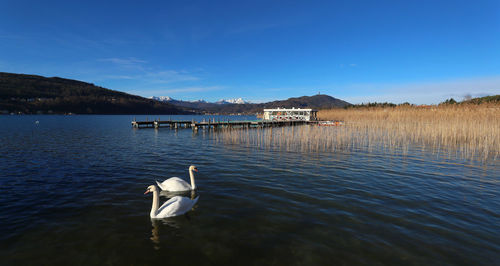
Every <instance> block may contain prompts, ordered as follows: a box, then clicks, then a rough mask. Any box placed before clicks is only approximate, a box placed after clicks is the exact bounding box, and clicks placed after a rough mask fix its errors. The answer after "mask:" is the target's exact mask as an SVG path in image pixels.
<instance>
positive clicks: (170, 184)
mask: <svg viewBox="0 0 500 266" xmlns="http://www.w3.org/2000/svg"><path fill="white" fill-rule="evenodd" d="M193 171H196V172H198V169H196V166H194V165H191V166H190V167H189V178H190V181H191V184H189V183H188V182H186V181H184V180H182V179H180V178H178V177H171V178H169V179H167V180H165V181H163V182H161V183H160V182H158V181H156V184H158V187H160V188H161V190H164V191H172V192H174V191H189V190H195V189H196V184H195V182H194V174H193Z"/></svg>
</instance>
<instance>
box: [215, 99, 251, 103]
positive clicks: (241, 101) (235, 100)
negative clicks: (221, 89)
mask: <svg viewBox="0 0 500 266" xmlns="http://www.w3.org/2000/svg"><path fill="white" fill-rule="evenodd" d="M215 103H217V104H228V103H233V104H245V103H248V102H247V101H245V100H243V98H238V99H228V100H225V99H221V100H219V101H217V102H215Z"/></svg>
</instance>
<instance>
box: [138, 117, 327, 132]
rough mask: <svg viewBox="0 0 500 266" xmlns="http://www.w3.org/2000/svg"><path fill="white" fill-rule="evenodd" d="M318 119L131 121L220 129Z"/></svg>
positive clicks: (141, 124) (145, 124) (142, 125)
mask: <svg viewBox="0 0 500 266" xmlns="http://www.w3.org/2000/svg"><path fill="white" fill-rule="evenodd" d="M317 123H318V121H304V120H285V121H266V120H261V121H215V119H214V120H208V121H205V120H203V121H201V122H197V121H194V120H191V121H186V120H184V121H183V120H163V121H162V120H154V121H135V120H134V121H132V126H133V127H134V128H160V127H169V128H174V129H178V128H192V129H193V131H197V130H199V129H222V128H252V127H282V126H296V125H305V124H317Z"/></svg>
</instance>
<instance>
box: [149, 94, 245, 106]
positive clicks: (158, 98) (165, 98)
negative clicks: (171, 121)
mask: <svg viewBox="0 0 500 266" xmlns="http://www.w3.org/2000/svg"><path fill="white" fill-rule="evenodd" d="M151 99H153V100H156V101H160V102H185V103H208V102H207V101H205V100H203V99H200V100H195V101H183V100H176V99H174V98H172V97H169V96H153V97H151ZM245 103H249V102H247V101H245V100H243V98H237V99H227V100H226V99H221V100H219V101H217V102H214V104H245Z"/></svg>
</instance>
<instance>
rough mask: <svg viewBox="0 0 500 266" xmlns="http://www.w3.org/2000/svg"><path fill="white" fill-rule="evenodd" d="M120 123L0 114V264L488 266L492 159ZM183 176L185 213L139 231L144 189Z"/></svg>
mask: <svg viewBox="0 0 500 266" xmlns="http://www.w3.org/2000/svg"><path fill="white" fill-rule="evenodd" d="M135 117H136V118H137V119H138V120H142V119H145V117H144V116H135ZM154 118H156V117H149V119H154ZM161 118H162V119H168V118H169V116H161ZM172 118H175V119H181V118H187V119H191V117H178V116H172ZM133 119H134V116H0V122H1V127H0V142H1V146H0V158H1V160H0V192H1V196H0V264H1V265H25V264H36V265H43V264H45V265H56V264H57V265H91V264H111V265H144V264H150V265H152V264H157V263H161V265H173V264H179V265H224V264H231V265H336V264H346V265H352V264H367V265H375V264H384V265H386V264H391V265H407V264H418V265H429V264H430V265H444V264H458V265H461V264H463V265H499V264H500V174H499V173H500V163H499V162H498V161H495V160H493V161H489V162H477V163H476V162H470V161H460V160H454V159H449V158H442V156H435V155H434V154H431V153H425V152H421V151H419V152H417V151H415V152H412V151H411V150H410V151H409V152H408V154H405V155H402V154H399V153H398V152H394V153H391V154H389V153H387V152H385V153H382V152H377V151H370V152H367V151H363V150H359V151H335V152H334V153H333V152H331V153H327V152H319V153H303V152H285V151H280V150H279V149H275V150H273V149H262V148H260V147H249V146H245V145H234V144H231V145H229V144H224V143H221V142H220V141H216V139H217V137H216V134H218V133H217V132H215V133H214V132H206V131H200V132H198V133H197V134H194V133H193V131H192V130H190V129H181V130H171V129H168V128H160V129H159V130H155V129H133V128H132V127H131V125H130V122H131V121H132V120H133ZM195 119H200V117H195ZM230 119H233V120H235V119H255V117H231V118H230ZM36 121H38V123H36ZM191 164H195V165H196V166H197V167H198V169H199V173H197V175H196V182H197V186H198V191H197V194H198V195H199V197H200V198H199V201H198V203H197V204H196V206H195V207H194V209H193V210H192V211H190V212H189V213H188V214H187V215H183V216H179V217H175V218H169V219H165V220H160V221H151V219H150V218H149V211H150V208H151V202H152V197H151V194H148V195H143V193H144V191H145V190H146V188H147V186H149V185H151V184H153V182H154V180H163V179H165V178H167V177H171V176H179V177H181V178H184V179H185V180H187V177H188V171H187V169H188V167H189V165H191ZM162 200H164V199H162Z"/></svg>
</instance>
